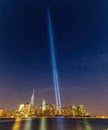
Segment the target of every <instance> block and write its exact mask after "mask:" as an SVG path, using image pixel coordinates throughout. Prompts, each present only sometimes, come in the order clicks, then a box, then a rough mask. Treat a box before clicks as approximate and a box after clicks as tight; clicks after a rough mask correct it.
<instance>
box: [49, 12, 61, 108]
mask: <svg viewBox="0 0 108 130" xmlns="http://www.w3.org/2000/svg"><path fill="white" fill-rule="evenodd" d="M48 26H49V41H50V50H51V59H52V68H53V80H54V89H55V98H56V106H57V108H60V107H61V99H60V89H59V82H58V73H57V66H56V57H55V51H54V40H53V33H52V25H51V18H50V12H49V10H48Z"/></svg>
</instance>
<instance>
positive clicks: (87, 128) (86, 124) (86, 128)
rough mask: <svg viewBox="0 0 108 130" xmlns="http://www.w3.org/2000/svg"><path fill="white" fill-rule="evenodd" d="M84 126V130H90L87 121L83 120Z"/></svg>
mask: <svg viewBox="0 0 108 130" xmlns="http://www.w3.org/2000/svg"><path fill="white" fill-rule="evenodd" d="M84 125H85V130H92V128H91V126H90V124H89V121H88V120H87V119H84Z"/></svg>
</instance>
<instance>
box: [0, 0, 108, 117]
mask: <svg viewBox="0 0 108 130" xmlns="http://www.w3.org/2000/svg"><path fill="white" fill-rule="evenodd" d="M48 8H49V9H50V13H51V20H52V28H53V35H54V43H55V52H56V61H57V68H58V76H59V84H60V91H61V99H62V105H64V104H65V105H73V104H76V105H79V104H84V105H85V107H86V109H87V111H88V112H89V113H94V114H96V113H99V114H106V115H108V1H107V0H98V1H97V0H49V1H48V0H44V1H41V0H39V1H37V0H10V1H9V0H0V107H5V108H7V109H13V108H18V106H19V104H20V103H26V102H29V101H30V97H31V94H32V90H33V89H35V90H36V93H35V105H40V104H41V102H42V100H43V99H45V100H46V102H47V103H49V104H50V103H55V96H54V85H53V76H52V64H51V55H50V44H49V33H48V18H47V17H48V12H47V10H48Z"/></svg>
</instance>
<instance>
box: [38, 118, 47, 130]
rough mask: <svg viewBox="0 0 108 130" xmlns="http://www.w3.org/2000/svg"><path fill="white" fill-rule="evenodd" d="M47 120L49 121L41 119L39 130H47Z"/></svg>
mask: <svg viewBox="0 0 108 130" xmlns="http://www.w3.org/2000/svg"><path fill="white" fill-rule="evenodd" d="M46 120H47V119H46V118H41V119H40V127H39V130H47V125H46Z"/></svg>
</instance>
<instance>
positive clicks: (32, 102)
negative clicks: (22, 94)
mask: <svg viewBox="0 0 108 130" xmlns="http://www.w3.org/2000/svg"><path fill="white" fill-rule="evenodd" d="M34 94H35V90H33V93H32V96H31V101H30V106H34Z"/></svg>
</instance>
